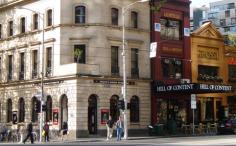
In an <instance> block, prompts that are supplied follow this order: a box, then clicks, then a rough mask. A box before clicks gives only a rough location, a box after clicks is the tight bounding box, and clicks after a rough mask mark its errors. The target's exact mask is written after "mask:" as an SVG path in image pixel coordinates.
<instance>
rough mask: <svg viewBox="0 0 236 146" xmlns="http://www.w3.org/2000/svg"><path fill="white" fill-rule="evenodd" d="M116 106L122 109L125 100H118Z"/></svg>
mask: <svg viewBox="0 0 236 146" xmlns="http://www.w3.org/2000/svg"><path fill="white" fill-rule="evenodd" d="M118 108H119V109H122V110H124V109H125V102H124V100H119V101H118Z"/></svg>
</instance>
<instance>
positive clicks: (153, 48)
mask: <svg viewBox="0 0 236 146" xmlns="http://www.w3.org/2000/svg"><path fill="white" fill-rule="evenodd" d="M156 54H157V42H152V43H151V45H150V58H154V57H156Z"/></svg>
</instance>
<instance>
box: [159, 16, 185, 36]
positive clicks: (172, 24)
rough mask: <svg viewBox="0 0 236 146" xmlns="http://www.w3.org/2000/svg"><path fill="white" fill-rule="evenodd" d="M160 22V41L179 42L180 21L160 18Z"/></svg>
mask: <svg viewBox="0 0 236 146" xmlns="http://www.w3.org/2000/svg"><path fill="white" fill-rule="evenodd" d="M160 22H161V39H167V40H180V39H181V35H182V33H181V24H180V21H177V20H170V19H164V18H162V19H161V20H160Z"/></svg>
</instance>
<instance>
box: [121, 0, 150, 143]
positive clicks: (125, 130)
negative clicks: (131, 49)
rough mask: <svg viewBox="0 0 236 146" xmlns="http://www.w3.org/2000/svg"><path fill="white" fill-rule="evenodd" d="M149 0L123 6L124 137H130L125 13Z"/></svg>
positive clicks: (140, 0)
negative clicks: (133, 6)
mask: <svg viewBox="0 0 236 146" xmlns="http://www.w3.org/2000/svg"><path fill="white" fill-rule="evenodd" d="M147 1H149V0H139V1H135V2H133V3H131V4H129V5H127V6H125V7H122V48H123V49H122V60H123V99H124V104H125V109H124V139H127V138H128V127H127V99H126V88H127V77H126V54H125V13H126V12H127V10H128V9H129V7H130V6H132V5H134V4H136V3H143V2H147Z"/></svg>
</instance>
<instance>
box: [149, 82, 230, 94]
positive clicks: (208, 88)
mask: <svg viewBox="0 0 236 146" xmlns="http://www.w3.org/2000/svg"><path fill="white" fill-rule="evenodd" d="M153 89H154V90H155V91H154V92H157V93H165V92H166V93H169V92H188V93H223V92H224V93H226V92H232V91H233V87H232V86H231V85H221V84H220V85H217V84H200V83H189V84H173V85H155V84H154V88H153Z"/></svg>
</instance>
